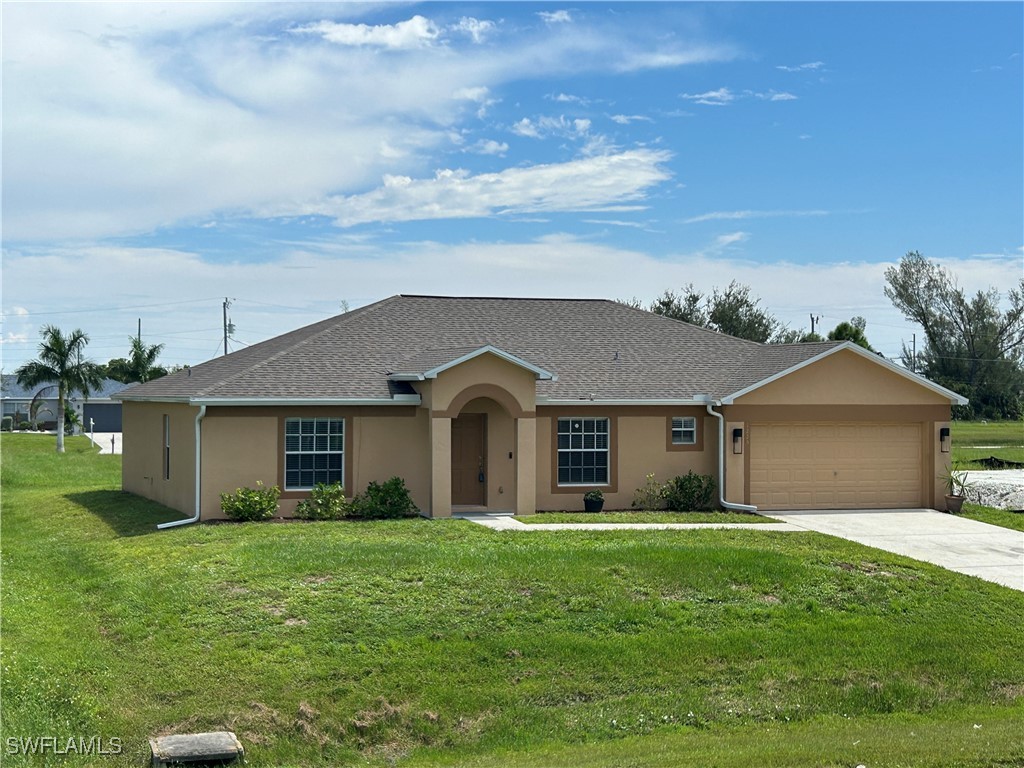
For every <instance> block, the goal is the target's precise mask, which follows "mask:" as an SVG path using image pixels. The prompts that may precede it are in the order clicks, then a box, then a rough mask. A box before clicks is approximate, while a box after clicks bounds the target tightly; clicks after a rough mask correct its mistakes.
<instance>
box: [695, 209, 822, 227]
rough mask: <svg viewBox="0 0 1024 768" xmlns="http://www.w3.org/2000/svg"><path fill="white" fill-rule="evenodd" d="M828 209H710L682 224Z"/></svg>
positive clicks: (819, 212) (809, 213) (813, 213)
mask: <svg viewBox="0 0 1024 768" xmlns="http://www.w3.org/2000/svg"><path fill="white" fill-rule="evenodd" d="M828 215H829V212H828V211H822V210H804V211H712V212H711V213H702V214H701V215H699V216H692V217H690V218H689V219H685V220H684V221H683V223H684V224H697V223H699V222H702V221H736V220H739V219H774V218H779V217H786V218H788V217H793V216H796V217H799V216H828Z"/></svg>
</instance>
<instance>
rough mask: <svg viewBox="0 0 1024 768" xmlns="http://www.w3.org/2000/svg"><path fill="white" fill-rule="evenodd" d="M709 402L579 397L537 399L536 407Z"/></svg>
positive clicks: (704, 401) (699, 402)
mask: <svg viewBox="0 0 1024 768" xmlns="http://www.w3.org/2000/svg"><path fill="white" fill-rule="evenodd" d="M708 402H711V401H709V400H694V399H693V398H673V397H662V398H649V399H646V400H638V399H635V398H634V399H615V398H609V399H607V400H603V399H599V398H590V397H580V398H577V399H575V400H573V399H571V398H566V397H562V398H546V397H538V398H537V405H538V406H541V405H557V406H566V405H592V406H598V407H600V406H604V405H680V406H681V405H705V404H706V403H708Z"/></svg>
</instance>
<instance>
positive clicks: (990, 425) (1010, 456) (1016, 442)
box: [951, 421, 1024, 469]
mask: <svg viewBox="0 0 1024 768" xmlns="http://www.w3.org/2000/svg"><path fill="white" fill-rule="evenodd" d="M951 435H952V438H953V462H954V463H955V464H956V465H957V466H958V467H961V468H963V469H984V468H985V467H984V465H982V464H978V463H977V460H978V459H987V458H989V457H990V456H995V457H997V458H1000V459H1004V460H1006V461H1015V462H1020V463H1024V421H989V422H980V421H954V422H953V423H952V426H951Z"/></svg>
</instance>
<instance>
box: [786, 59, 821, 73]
mask: <svg viewBox="0 0 1024 768" xmlns="http://www.w3.org/2000/svg"><path fill="white" fill-rule="evenodd" d="M824 66H825V62H823V61H809V62H807V63H806V64H797V65H796V66H786V65H785V64H779V65H778V66H777V67H775V68H776V69H781V70H782V71H783V72H807V71H808V70H810V71H813V70H815V69H821V68H822V67H824Z"/></svg>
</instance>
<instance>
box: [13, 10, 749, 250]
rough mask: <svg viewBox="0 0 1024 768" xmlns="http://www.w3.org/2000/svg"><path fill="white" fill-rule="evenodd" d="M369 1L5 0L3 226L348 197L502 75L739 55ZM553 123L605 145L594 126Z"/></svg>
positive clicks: (431, 149) (422, 148)
mask: <svg viewBox="0 0 1024 768" xmlns="http://www.w3.org/2000/svg"><path fill="white" fill-rule="evenodd" d="M368 8H369V7H368V6H361V5H357V4H336V5H333V6H331V20H330V21H321V19H319V18H317V17H316V16H311V15H310V14H311V13H322V10H318V7H316V6H306V5H303V4H285V3H266V4H239V3H222V4H198V3H195V4H193V3H180V4H175V5H159V4H145V3H134V4H115V3H110V4H87V5H76V4H62V3H40V4H29V3H23V4H11V5H10V7H8V5H5V6H4V25H3V34H4V40H3V57H4V61H3V68H4V88H3V111H4V126H3V130H4V136H3V142H4V164H3V189H4V237H5V239H6V240H7V241H24V242H30V241H31V242H42V241H53V240H70V239H91V238H97V237H104V236H121V235H131V234H137V233H147V232H152V231H153V230H154V229H157V228H160V227H171V226H175V225H180V224H182V223H187V222H190V221H208V220H210V219H211V218H215V219H218V220H224V219H228V218H231V217H234V216H251V215H260V213H261V212H264V211H267V210H276V209H279V208H281V207H288V206H291V207H296V206H299V205H300V204H301V202H302V201H308V200H318V199H322V198H323V197H324V196H325V195H328V194H335V195H339V194H340V195H345V194H356V193H359V192H362V191H365V190H368V189H372V188H373V186H374V185H375V184H376V183H378V180H379V179H380V178H381V177H382V176H383V175H385V174H391V175H412V176H417V175H422V174H423V172H424V170H425V169H427V168H430V167H436V166H437V165H438V164H439V161H438V160H437V159H436V158H437V157H438V155H439V153H440V152H442V151H444V150H446V149H448V148H450V147H451V145H452V144H451V137H452V136H453V135H456V134H458V133H460V132H461V128H462V123H463V122H464V121H465V120H467V119H468V118H469V117H470V116H471V113H469V112H468V110H467V101H468V102H472V103H474V104H476V105H478V108H477V109H476V110H475V114H476V116H477V117H478V118H479V117H482V116H483V115H484V114H486V112H487V107H488V106H489V105H490V104H493V103H495V102H496V101H497V100H498V97H497V96H496V95H495V94H496V91H497V89H498V88H501V87H502V86H504V85H505V84H507V83H510V82H518V81H522V80H524V79H530V78H538V77H546V78H548V77H549V78H557V77H562V76H568V75H574V74H577V73H602V72H618V71H632V70H634V69H636V68H637V67H643V66H662V65H664V64H665V62H667V61H668V60H670V59H671V60H674V61H711V60H723V59H727V58H730V57H732V56H734V55H735V54H734V51H732V50H731V49H729V48H728V47H719V48H715V47H713V46H711V47H708V46H706V45H702V46H695V45H691V44H689V43H683V42H680V41H679V40H675V39H668V38H658V37H656V36H655V35H654V33H653V32H650V31H639V32H638V31H635V30H634V31H631V33H630V34H629V35H626V36H624V35H623V34H622V30H621V28H620V27H617V26H614V25H611V24H599V23H596V22H591V23H589V24H582V23H581V24H571V25H567V24H559V25H558V26H557V28H556V29H552V30H548V29H546V28H540V29H538V28H524V29H522V30H518V31H517V33H516V34H515V35H510V36H509V37H508V39H507V40H504V41H503V45H502V46H500V47H494V48H491V47H485V46H476V45H472V44H471V43H470V42H469V41H468V40H466V39H462V40H461V41H460V40H456V39H453V40H445V39H444V35H445V34H446V32H445V30H443V29H440V28H439V25H438V24H436V23H434V22H432V21H429V20H428V19H426V18H425V17H422V16H420V17H418V18H417V17H414V18H412V19H406V20H403V21H399V22H398V23H393V24H365V23H359V22H360V17H361V15H365V14H366V13H368V12H369V11H368ZM467 18H468V17H467ZM471 27H472V28H478V29H480V30H483V27H482V26H481V27H474V26H473V25H472V24H470V23H468V22H467V25H466V29H467V30H468V29H469V28H471ZM298 30H303V31H298ZM449 32H450V29H449ZM451 34H453V35H454V32H451ZM325 36H326V37H327V38H330V39H333V40H337V41H339V42H328V41H327V40H325V39H324V38H325ZM458 42H461V43H462V45H461V46H460V45H458V44H457V43H458ZM652 53H657V54H659V55H663V56H664V58H665V61H653V60H651V59H650V56H651V54H652ZM381 54H394V55H381ZM484 89H487V90H486V91H484ZM526 125H528V121H527V123H524V124H523V127H525V126H526ZM537 130H538V133H540V132H541V131H550V130H552V129H551V128H550V127H549V126H547V125H546V124H545V125H544V126H542V127H541V128H539V129H537ZM559 130H561V131H562V133H558V134H557V135H560V136H569V135H572V136H574V138H575V139H577V140H579V141H584V142H589V143H591V144H592V146H591V148H590V149H589V150H588V151H591V152H595V151H608V149H609V146H608V145H607V144H604V145H603V149H598V145H599V139H598V137H594V136H593V135H592V134H591V133H590V132H591V131H592V130H593V128H592V127H591V128H588V131H587V132H586V133H583V132H582V127H581V126H577V125H576V124H572V123H571V124H570V125H569V127H568V128H560V129H559Z"/></svg>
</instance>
